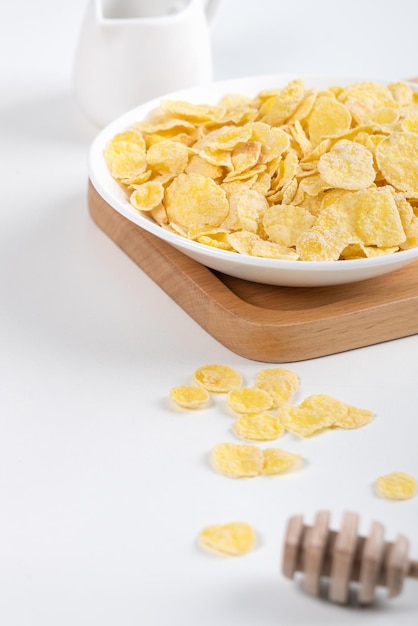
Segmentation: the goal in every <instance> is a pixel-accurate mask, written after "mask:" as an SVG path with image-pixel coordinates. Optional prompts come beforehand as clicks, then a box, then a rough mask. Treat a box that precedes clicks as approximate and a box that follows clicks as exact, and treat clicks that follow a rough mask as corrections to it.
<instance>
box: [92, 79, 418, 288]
mask: <svg viewBox="0 0 418 626" xmlns="http://www.w3.org/2000/svg"><path fill="white" fill-rule="evenodd" d="M295 78H302V79H303V81H304V83H305V85H306V87H308V88H313V87H318V88H326V87H329V86H330V85H337V84H338V85H347V84H350V83H354V82H359V81H361V80H367V79H365V78H351V77H345V78H342V77H335V76H334V77H333V76H330V77H324V76H319V77H318V76H303V75H302V76H301V75H297V76H294V75H287V74H285V75H283V74H282V75H277V76H275V75H272V76H257V77H250V78H242V79H241V78H240V79H235V80H229V81H220V82H217V83H212V84H210V85H207V86H204V87H196V88H191V89H186V90H182V91H178V92H175V93H171V94H167V95H166V96H164V97H165V98H171V99H178V100H186V101H189V102H193V103H196V104H203V103H205V104H206V103H207V104H215V103H216V102H217V101H218V100H219V99H220V98H221V97H222V96H223V95H225V94H228V93H240V94H244V95H248V96H255V95H256V94H257V93H258V92H259V91H262V90H264V89H274V88H278V87H282V86H285V85H286V84H287V83H288V82H289V81H290V80H293V79H295ZM411 86H412V87H415V88H416V85H415V86H413V85H411ZM161 99H162V98H158V99H154V100H152V101H150V102H148V103H146V104H142V105H141V106H138V107H136V108H135V109H132V110H131V111H128V112H127V113H125V114H124V115H122V116H120V117H118V118H117V119H116V120H114V121H113V122H111V123H110V124H109V125H108V126H106V127H105V128H104V129H103V130H102V131H101V132H100V133H99V134H98V135H97V137H96V138H95V140H94V141H93V143H92V145H91V148H90V152H89V159H88V171H89V178H90V180H91V182H92V184H93V186H94V187H95V189H96V191H97V192H98V193H99V194H100V196H102V198H103V199H104V200H105V201H106V202H107V203H108V204H110V206H112V207H113V208H114V209H116V210H117V211H118V212H119V213H120V214H121V215H123V216H124V217H126V218H127V219H128V220H130V221H132V222H134V223H135V224H137V225H138V226H140V227H141V228H143V229H144V230H146V231H148V232H149V233H152V234H153V235H155V236H156V237H159V238H160V239H162V240H164V241H166V242H167V243H169V244H171V245H172V246H174V247H175V248H176V249H178V250H180V251H181V252H183V253H184V254H186V255H187V256H189V257H191V258H192V259H194V260H195V261H198V262H199V263H202V264H203V265H206V266H207V267H209V268H211V269H214V270H217V271H219V272H223V273H224V274H228V275H230V276H235V277H237V278H242V279H245V280H250V281H255V282H258V283H264V284H268V285H281V286H289V287H318V286H326V285H339V284H344V283H353V282H357V281H361V280H366V279H368V278H373V277H375V276H379V275H382V274H386V273H389V272H392V271H394V270H397V269H399V268H400V267H402V266H404V265H406V264H408V263H411V262H412V261H414V260H416V259H418V248H412V249H410V250H404V251H400V252H396V253H394V254H389V255H384V256H379V257H373V258H368V259H355V260H347V261H284V260H278V259H265V258H259V257H254V256H247V255H245V254H238V253H235V252H227V251H224V250H219V249H217V248H212V247H209V246H206V245H204V244H200V243H198V242H195V241H191V240H189V239H186V238H185V237H181V236H180V235H176V234H174V233H172V232H170V231H168V230H166V229H164V228H161V226H159V225H158V224H157V223H156V222H154V221H153V220H152V219H151V218H150V217H148V216H147V215H146V214H145V213H143V214H140V213H138V212H137V211H136V210H135V209H134V208H133V207H132V205H131V204H130V202H129V199H128V197H127V195H126V194H125V192H124V190H123V189H122V188H121V187H120V185H119V184H118V183H117V182H116V181H115V180H114V179H113V178H112V176H111V174H110V172H109V169H108V167H107V165H106V162H105V160H104V156H103V154H104V148H105V146H106V144H107V143H108V141H109V140H110V139H111V138H112V137H113V136H114V135H116V134H117V133H119V132H121V131H123V130H126V129H127V128H129V127H130V126H132V125H133V124H134V123H135V122H138V121H140V120H143V119H144V118H145V117H147V115H148V114H149V113H150V111H152V110H153V109H155V108H156V107H157V106H158V105H159V103H160V100H161Z"/></svg>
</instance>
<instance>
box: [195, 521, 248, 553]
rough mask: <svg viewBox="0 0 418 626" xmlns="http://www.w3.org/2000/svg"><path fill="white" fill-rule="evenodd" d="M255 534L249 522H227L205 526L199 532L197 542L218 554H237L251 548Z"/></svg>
mask: <svg viewBox="0 0 418 626" xmlns="http://www.w3.org/2000/svg"><path fill="white" fill-rule="evenodd" d="M255 541H256V534H255V532H254V529H253V527H252V526H250V524H247V523H245V522H229V523H228V524H215V525H212V526H206V527H205V528H203V529H202V531H201V532H200V534H199V543H200V545H202V546H203V547H205V548H209V549H210V550H213V551H214V552H217V553H219V554H224V555H228V556H239V555H242V554H247V552H250V550H252V549H253V547H254V545H255Z"/></svg>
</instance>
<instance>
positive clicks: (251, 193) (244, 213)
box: [229, 189, 268, 233]
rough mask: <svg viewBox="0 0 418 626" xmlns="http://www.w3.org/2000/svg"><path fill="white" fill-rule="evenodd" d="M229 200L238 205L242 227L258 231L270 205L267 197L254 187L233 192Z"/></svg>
mask: <svg viewBox="0 0 418 626" xmlns="http://www.w3.org/2000/svg"><path fill="white" fill-rule="evenodd" d="M229 202H230V205H235V207H236V214H237V217H238V220H239V223H240V225H241V228H242V229H243V230H244V231H247V232H250V233H256V232H257V231H258V229H259V225H260V223H261V220H262V217H263V214H264V212H265V210H266V209H267V207H268V203H267V200H266V198H265V197H264V196H263V195H262V194H261V193H259V192H258V191H255V190H254V189H245V190H242V191H239V192H236V193H235V194H233V196H231V198H230V201H229Z"/></svg>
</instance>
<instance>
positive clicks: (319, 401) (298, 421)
mask: <svg viewBox="0 0 418 626" xmlns="http://www.w3.org/2000/svg"><path fill="white" fill-rule="evenodd" d="M347 411H348V408H347V405H346V404H345V403H344V402H341V401H340V400H336V399H335V398H332V397H331V396H328V395H326V394H316V395H312V396H309V397H307V398H305V400H303V401H302V402H301V404H300V405H299V406H293V405H291V404H283V405H282V406H281V407H280V408H279V412H278V418H279V420H280V422H281V423H282V424H283V426H284V428H285V429H286V430H288V431H289V432H291V433H293V434H295V435H299V436H300V437H310V436H311V435H313V434H315V433H317V432H319V431H321V430H324V429H326V428H329V427H330V426H332V425H333V424H334V423H335V421H337V420H341V419H343V418H344V417H345V415H346V414H347Z"/></svg>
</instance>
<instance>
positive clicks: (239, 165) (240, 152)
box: [231, 141, 261, 172]
mask: <svg viewBox="0 0 418 626" xmlns="http://www.w3.org/2000/svg"><path fill="white" fill-rule="evenodd" d="M260 154H261V143H260V142H259V141H247V142H246V143H243V144H240V145H238V146H236V148H234V150H233V152H232V154H231V160H232V165H233V166H234V172H244V171H245V170H248V169H250V168H252V167H255V166H256V165H257V163H258V160H259V158H260Z"/></svg>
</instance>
